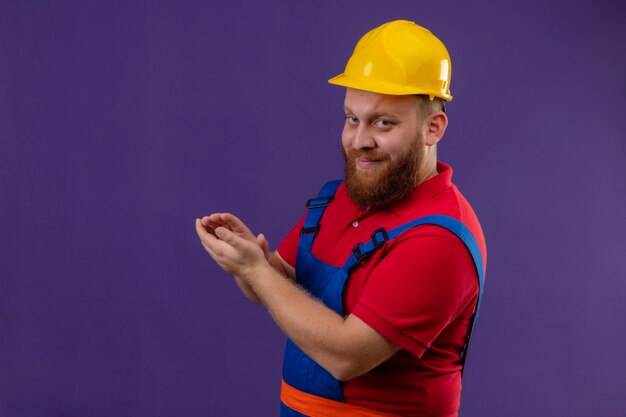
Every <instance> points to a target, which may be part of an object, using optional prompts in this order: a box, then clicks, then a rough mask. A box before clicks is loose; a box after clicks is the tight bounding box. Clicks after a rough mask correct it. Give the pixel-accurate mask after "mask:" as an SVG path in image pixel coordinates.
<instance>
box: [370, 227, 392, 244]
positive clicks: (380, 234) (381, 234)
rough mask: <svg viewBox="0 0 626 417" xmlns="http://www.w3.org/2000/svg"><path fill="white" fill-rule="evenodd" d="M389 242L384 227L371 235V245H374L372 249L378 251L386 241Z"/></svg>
mask: <svg viewBox="0 0 626 417" xmlns="http://www.w3.org/2000/svg"><path fill="white" fill-rule="evenodd" d="M388 240H389V235H388V234H387V231H386V230H385V228H384V227H381V228H380V229H376V230H374V232H373V233H372V243H374V247H375V248H376V249H380V247H381V246H383V245H384V244H385V242H386V241H388Z"/></svg>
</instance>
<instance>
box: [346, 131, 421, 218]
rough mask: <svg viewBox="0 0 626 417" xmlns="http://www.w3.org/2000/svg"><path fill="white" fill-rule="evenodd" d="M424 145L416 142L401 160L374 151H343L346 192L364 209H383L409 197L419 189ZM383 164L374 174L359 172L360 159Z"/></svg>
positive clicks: (364, 171)
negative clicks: (357, 160)
mask: <svg viewBox="0 0 626 417" xmlns="http://www.w3.org/2000/svg"><path fill="white" fill-rule="evenodd" d="M419 145H420V141H419V140H416V141H415V143H413V144H411V146H409V147H408V148H407V150H406V151H405V152H403V153H402V154H401V155H400V156H399V157H398V159H397V160H395V161H394V160H391V158H390V157H389V155H387V154H383V153H380V152H378V151H375V150H372V149H359V150H354V149H353V150H350V151H349V152H346V150H345V149H344V148H343V147H342V148H341V150H342V152H341V153H342V155H343V160H344V167H345V168H344V170H345V183H346V190H347V191H348V195H349V196H350V198H351V199H352V201H353V202H354V203H355V204H356V205H357V206H358V207H359V208H360V209H361V210H368V209H379V208H381V207H384V206H386V205H388V204H391V203H393V202H396V201H400V200H402V199H404V198H406V197H408V196H409V195H410V194H411V193H412V192H413V189H414V188H415V186H416V182H417V178H418V171H419V166H420V162H421V160H422V159H423V156H422V151H421V149H422V147H421V146H419ZM359 157H363V158H367V159H370V160H378V161H381V163H382V164H383V166H381V167H379V168H376V169H374V170H371V171H369V170H359V169H358V168H357V164H356V158H359Z"/></svg>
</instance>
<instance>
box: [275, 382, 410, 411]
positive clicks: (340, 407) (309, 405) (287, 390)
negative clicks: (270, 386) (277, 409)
mask: <svg viewBox="0 0 626 417" xmlns="http://www.w3.org/2000/svg"><path fill="white" fill-rule="evenodd" d="M280 400H281V401H282V402H283V404H285V405H286V406H287V407H289V408H291V409H292V410H295V411H297V412H299V413H302V414H304V415H307V416H309V417H399V416H398V415H397V414H389V413H383V412H380V411H374V410H370V409H368V408H363V407H358V406H356V405H351V404H347V403H342V402H339V401H334V400H329V399H328V398H323V397H318V396H317V395H312V394H309V393H306V392H304V391H300V390H298V389H296V388H294V387H292V386H291V385H289V384H287V383H286V382H285V380H283V381H282V384H281V387H280Z"/></svg>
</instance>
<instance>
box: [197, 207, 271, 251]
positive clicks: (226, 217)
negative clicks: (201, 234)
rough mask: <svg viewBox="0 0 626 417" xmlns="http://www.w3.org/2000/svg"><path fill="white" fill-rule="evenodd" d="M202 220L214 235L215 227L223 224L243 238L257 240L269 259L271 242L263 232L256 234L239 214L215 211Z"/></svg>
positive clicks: (208, 230)
mask: <svg viewBox="0 0 626 417" xmlns="http://www.w3.org/2000/svg"><path fill="white" fill-rule="evenodd" d="M200 221H201V223H202V226H204V228H205V229H206V230H207V232H209V233H211V234H213V235H215V229H217V228H218V227H220V226H221V227H225V228H226V229H228V230H230V231H231V232H233V233H235V234H236V235H237V236H239V237H240V238H242V239H245V240H247V241H250V242H255V243H256V244H257V245H259V247H260V248H261V249H263V252H264V253H265V258H266V259H268V260H269V257H270V244H269V242H268V241H267V239H266V238H265V236H264V235H263V233H260V234H259V235H258V236H255V235H254V233H252V231H251V230H250V228H248V226H246V225H245V223H244V222H242V221H241V220H240V219H239V218H238V217H237V216H235V215H233V214H230V213H213V214H211V215H209V216H204V217H203V218H202V219H201V220H200Z"/></svg>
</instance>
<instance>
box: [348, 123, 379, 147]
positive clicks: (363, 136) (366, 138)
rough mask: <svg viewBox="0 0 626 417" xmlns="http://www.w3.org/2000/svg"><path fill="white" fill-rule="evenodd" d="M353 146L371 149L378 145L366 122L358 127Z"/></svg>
mask: <svg viewBox="0 0 626 417" xmlns="http://www.w3.org/2000/svg"><path fill="white" fill-rule="evenodd" d="M352 146H353V147H354V149H363V148H368V149H369V148H375V147H376V141H375V140H374V136H373V135H372V132H371V131H370V129H369V126H368V125H367V124H366V123H362V124H360V125H359V126H358V127H357V128H356V130H355V132H354V138H353V140H352Z"/></svg>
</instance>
